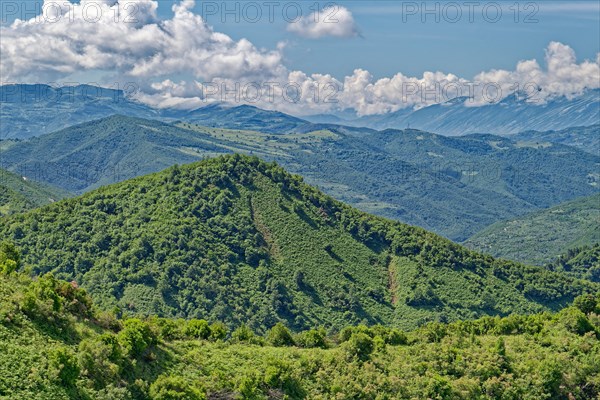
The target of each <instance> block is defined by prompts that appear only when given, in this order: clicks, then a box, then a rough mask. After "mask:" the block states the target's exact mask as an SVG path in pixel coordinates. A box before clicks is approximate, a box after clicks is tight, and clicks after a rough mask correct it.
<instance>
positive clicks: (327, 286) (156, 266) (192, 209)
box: [0, 155, 599, 331]
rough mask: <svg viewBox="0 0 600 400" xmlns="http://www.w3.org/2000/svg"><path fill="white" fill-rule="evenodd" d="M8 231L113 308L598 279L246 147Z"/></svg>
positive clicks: (481, 304)
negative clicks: (547, 265) (321, 179)
mask: <svg viewBox="0 0 600 400" xmlns="http://www.w3.org/2000/svg"><path fill="white" fill-rule="evenodd" d="M0 236H1V237H4V238H7V239H9V240H13V241H15V242H16V243H17V244H18V246H19V247H20V248H22V251H23V256H24V260H25V261H26V263H28V264H29V265H31V267H32V271H33V272H34V273H35V274H41V273H44V272H48V271H52V272H54V273H56V275H57V276H58V277H60V278H63V279H68V280H72V279H74V280H76V281H77V282H78V284H80V285H82V286H83V287H85V288H86V289H87V290H89V292H90V293H91V294H92V296H93V297H94V299H95V300H96V301H97V302H98V304H99V305H100V306H101V307H102V308H104V309H112V308H114V307H118V308H119V309H121V310H124V311H127V312H131V313H134V314H139V315H149V314H159V315H163V316H172V317H203V318H207V317H208V318H213V319H217V320H222V321H225V322H226V323H228V324H230V325H239V324H240V323H241V322H246V323H249V324H250V326H251V327H252V328H253V329H255V330H257V331H264V330H265V329H266V328H267V327H269V326H272V325H273V324H275V323H276V322H277V321H285V322H286V323H287V324H288V325H289V326H290V327H292V328H293V329H295V330H297V329H303V328H306V327H311V326H316V325H325V326H326V327H338V328H339V327H341V326H344V325H346V324H354V323H360V322H364V323H369V324H373V323H385V324H394V325H396V326H399V327H403V328H411V327H414V326H417V325H420V324H423V323H425V322H427V321H431V320H441V321H446V320H456V319H459V318H476V317H479V316H482V315H497V314H500V315H506V314H509V313H512V312H522V313H531V312H538V311H542V310H550V309H558V308H560V307H562V306H563V305H564V304H566V303H568V302H570V301H571V300H572V299H573V298H574V297H575V296H577V295H579V294H581V293H583V292H586V291H595V290H598V287H599V286H598V285H597V284H594V283H591V282H586V281H580V280H576V279H574V278H571V277H567V276H563V275H561V274H559V273H554V272H549V271H547V270H544V269H542V268H535V267H528V266H524V265H519V264H516V263H513V262H508V261H499V260H494V259H493V258H491V257H489V256H483V255H480V254H478V253H475V252H471V251H468V250H467V249H465V248H463V247H461V246H459V245H456V244H454V243H452V242H450V241H448V240H446V239H443V238H441V237H439V236H437V235H435V234H432V233H429V232H426V231H424V230H422V229H420V228H414V227H410V226H408V225H404V224H402V223H399V222H392V221H389V220H385V219H382V218H379V217H374V216H370V215H368V214H365V213H362V212H360V211H357V210H355V209H353V208H351V207H348V206H345V205H343V204H342V203H339V202H337V201H335V200H333V199H332V198H330V197H327V196H325V195H324V194H322V193H321V192H319V191H317V190H316V189H314V188H312V187H310V186H308V185H306V184H304V183H303V182H302V178H300V177H298V176H293V175H289V174H288V173H286V172H285V171H284V170H283V169H282V168H281V167H279V166H277V165H276V164H267V163H264V162H261V161H260V160H258V159H257V158H251V157H250V158H249V157H245V156H239V155H234V156H224V157H219V158H216V159H211V160H206V161H203V162H200V163H195V164H190V165H186V166H182V167H172V168H169V169H168V170H166V171H164V172H161V173H157V174H153V175H149V176H145V177H141V178H136V179H133V180H130V181H126V182H123V183H120V184H116V185H112V186H107V187H104V188H101V189H98V190H96V191H93V192H91V193H88V194H86V195H83V196H82V197H79V198H76V199H71V200H67V201H62V202H59V203H57V204H53V205H51V206H48V207H45V208H43V209H40V210H35V211H32V212H30V213H28V214H26V215H18V216H14V217H11V218H8V219H5V220H3V221H2V224H1V225H0Z"/></svg>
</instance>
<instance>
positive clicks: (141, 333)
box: [118, 318, 158, 357]
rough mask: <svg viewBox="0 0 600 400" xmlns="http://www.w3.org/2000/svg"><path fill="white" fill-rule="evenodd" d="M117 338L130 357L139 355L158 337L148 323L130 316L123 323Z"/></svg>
mask: <svg viewBox="0 0 600 400" xmlns="http://www.w3.org/2000/svg"><path fill="white" fill-rule="evenodd" d="M118 340H119V343H120V344H121V346H122V347H123V349H124V350H125V352H126V353H127V354H128V355H129V356H131V357H139V356H140V355H142V353H144V351H146V349H147V348H148V347H150V346H152V345H154V344H156V343H157V341H158V338H157V337H156V335H155V334H154V332H152V329H150V326H149V325H148V323H146V322H144V321H142V320H140V319H137V318H132V319H128V320H127V321H125V323H124V328H123V330H122V331H121V332H119V335H118Z"/></svg>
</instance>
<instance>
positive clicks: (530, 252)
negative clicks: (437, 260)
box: [465, 195, 600, 265]
mask: <svg viewBox="0 0 600 400" xmlns="http://www.w3.org/2000/svg"><path fill="white" fill-rule="evenodd" d="M596 243H600V195H594V196H589V197H584V198H580V199H577V200H573V201H570V202H566V203H563V204H560V205H558V206H555V207H552V208H549V209H546V210H542V211H537V212H534V213H531V214H526V215H524V216H522V217H519V218H516V219H513V220H510V221H505V222H498V223H496V224H493V225H491V226H489V227H488V228H486V229H484V230H483V231H481V232H479V233H477V234H476V235H474V236H473V237H472V238H470V239H469V240H468V241H466V242H465V244H466V245H467V246H468V247H470V248H473V249H476V250H478V251H482V252H486V253H490V254H492V255H493V256H495V257H502V258H507V259H510V260H516V261H521V262H526V263H530V264H534V265H544V264H546V263H549V262H550V261H553V260H555V259H556V258H558V257H559V256H560V255H561V254H563V253H566V252H567V251H568V250H570V249H572V248H574V247H579V246H585V245H593V244H596Z"/></svg>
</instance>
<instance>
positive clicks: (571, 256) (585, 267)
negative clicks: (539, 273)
mask: <svg viewBox="0 0 600 400" xmlns="http://www.w3.org/2000/svg"><path fill="white" fill-rule="evenodd" d="M546 268H548V269H550V270H551V271H559V272H561V273H564V274H570V275H572V276H574V277H577V278H581V279H587V280H590V281H593V282H600V243H596V244H593V245H590V246H581V247H576V248H572V249H570V250H569V251H567V252H566V253H565V254H561V255H560V257H558V258H557V259H556V260H554V261H552V262H551V263H549V264H547V265H546Z"/></svg>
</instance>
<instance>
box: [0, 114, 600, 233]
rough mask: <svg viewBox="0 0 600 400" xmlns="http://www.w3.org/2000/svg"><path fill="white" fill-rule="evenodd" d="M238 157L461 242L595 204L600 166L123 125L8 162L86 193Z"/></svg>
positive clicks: (462, 148)
mask: <svg viewBox="0 0 600 400" xmlns="http://www.w3.org/2000/svg"><path fill="white" fill-rule="evenodd" d="M182 118H183V116H182ZM232 152H236V153H245V154H251V155H257V156H259V157H261V158H263V159H266V160H269V161H277V162H278V163H280V164H281V165H283V166H284V167H285V168H286V169H288V170H289V171H292V172H294V173H298V174H300V175H302V176H303V177H304V178H305V179H306V180H307V182H309V183H310V184H312V185H316V186H318V187H320V188H322V190H323V191H325V192H326V193H327V194H330V195H332V196H333V197H335V198H336V199H338V200H341V201H344V202H346V203H349V204H352V205H354V206H356V207H358V208H359V209H361V210H363V211H366V212H369V213H373V214H377V215H381V216H384V217H387V218H392V219H396V220H400V221H403V222H406V223H410V224H412V225H417V226H421V227H423V228H425V229H427V230H431V231H434V232H436V233H439V234H441V235H443V236H445V237H448V238H450V239H452V240H455V241H464V240H466V239H467V238H469V237H470V236H472V235H473V234H475V233H476V232H479V231H480V230H482V229H484V228H485V227H487V226H489V225H491V224H493V223H495V222H497V221H502V220H508V219H511V218H514V217H516V216H519V215H523V214H526V213H528V212H531V211H534V210H536V209H540V208H547V207H549V206H552V205H555V204H558V203H561V202H564V201H567V200H571V199H573V198H575V197H580V196H587V195H591V194H594V193H596V192H597V191H598V189H599V188H598V181H599V179H600V175H598V163H600V157H598V156H597V155H592V154H589V153H586V152H583V151H581V150H578V149H575V148H571V147H568V146H563V145H559V144H556V145H554V144H551V143H548V144H544V145H538V144H531V143H519V142H515V141H511V140H510V139H506V138H502V137H498V136H491V135H471V136H466V137H458V138H447V137H444V136H440V135H435V134H432V133H427V132H422V131H416V130H404V131H399V130H388V131H384V132H377V131H373V130H369V129H359V128H347V127H341V126H336V125H322V124H315V125H307V126H304V127H303V130H302V131H301V132H298V133H293V134H286V135H276V134H268V133H263V132H254V131H247V130H231V129H219V128H207V127H202V126H197V125H193V124H189V123H179V124H177V125H176V126H173V125H169V124H165V123H162V122H158V121H152V120H144V119H139V118H130V117H124V116H113V117H110V118H105V119H102V120H99V121H94V122H89V123H86V124H82V125H77V126H73V127H70V128H67V129H65V130H62V131H59V132H55V133H51V134H47V135H44V136H41V137H39V138H34V139H31V140H28V141H22V142H18V143H15V144H13V145H12V146H10V147H9V148H7V149H5V151H3V154H2V162H3V165H5V167H6V168H8V169H10V170H12V171H18V172H19V173H21V174H23V175H27V176H29V175H31V176H34V175H36V174H38V175H39V180H43V181H45V182H48V183H50V184H52V185H57V186H60V187H62V188H65V189H67V190H69V191H72V192H75V193H83V192H85V191H89V190H91V189H94V188H97V187H99V186H101V185H106V184H110V183H114V182H118V181H122V180H125V179H129V178H133V177H135V176H140V175H143V174H147V173H151V172H156V171H160V170H162V169H164V168H166V167H168V166H171V165H173V164H176V163H179V164H184V163H189V162H193V161H197V160H200V159H202V158H205V157H208V156H214V155H216V154H226V153H232Z"/></svg>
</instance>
